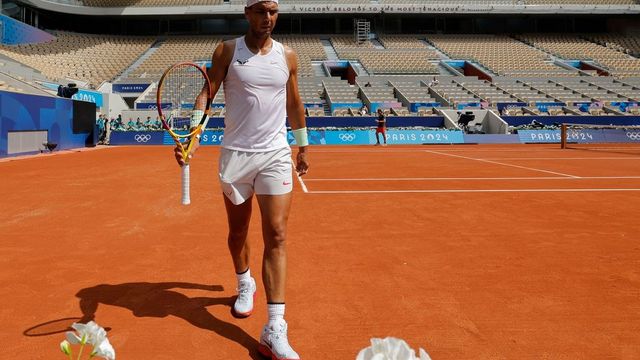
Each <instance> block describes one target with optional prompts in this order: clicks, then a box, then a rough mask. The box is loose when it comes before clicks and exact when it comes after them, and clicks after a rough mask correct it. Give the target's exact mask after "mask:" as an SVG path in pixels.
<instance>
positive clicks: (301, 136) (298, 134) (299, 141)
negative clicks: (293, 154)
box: [293, 127, 309, 146]
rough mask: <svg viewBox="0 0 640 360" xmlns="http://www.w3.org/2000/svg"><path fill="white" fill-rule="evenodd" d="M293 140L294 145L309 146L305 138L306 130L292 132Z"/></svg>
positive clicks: (304, 128)
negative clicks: (294, 141) (294, 140)
mask: <svg viewBox="0 0 640 360" xmlns="http://www.w3.org/2000/svg"><path fill="white" fill-rule="evenodd" d="M293 138H294V139H296V145H298V146H307V145H309V139H308V138H307V128H306V127H303V128H300V129H295V130H293Z"/></svg>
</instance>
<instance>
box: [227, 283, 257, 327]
mask: <svg viewBox="0 0 640 360" xmlns="http://www.w3.org/2000/svg"><path fill="white" fill-rule="evenodd" d="M237 290H238V297H237V298H236V302H235V303H233V316H235V317H239V318H245V317H247V316H249V315H251V312H252V311H253V301H254V300H255V299H256V281H255V280H254V279H253V278H252V277H250V278H248V279H246V280H240V283H239V284H238V289H237Z"/></svg>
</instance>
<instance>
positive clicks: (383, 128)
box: [376, 108, 387, 146]
mask: <svg viewBox="0 0 640 360" xmlns="http://www.w3.org/2000/svg"><path fill="white" fill-rule="evenodd" d="M376 123H377V125H378V126H377V127H376V145H380V138H379V137H378V134H382V140H384V143H383V145H382V146H387V117H386V116H385V115H384V111H382V109H380V108H378V119H376Z"/></svg>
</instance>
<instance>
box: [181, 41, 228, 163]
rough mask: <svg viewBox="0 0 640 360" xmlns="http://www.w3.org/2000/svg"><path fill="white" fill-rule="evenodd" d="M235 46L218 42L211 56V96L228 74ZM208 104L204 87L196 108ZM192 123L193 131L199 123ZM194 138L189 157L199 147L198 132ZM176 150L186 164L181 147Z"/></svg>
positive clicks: (200, 108)
mask: <svg viewBox="0 0 640 360" xmlns="http://www.w3.org/2000/svg"><path fill="white" fill-rule="evenodd" d="M234 48H235V43H234V42H233V41H225V42H222V43H220V44H218V46H217V47H216V49H215V50H214V51H213V55H212V56H211V67H210V68H209V70H208V71H207V75H208V76H209V81H210V82H211V91H212V92H213V94H212V95H211V97H215V96H216V94H217V93H218V90H219V89H220V86H221V85H222V83H223V82H224V78H225V77H226V76H227V70H228V69H229V64H230V63H231V58H232V57H233V51H234ZM206 104H207V90H206V88H205V87H203V88H202V90H201V91H200V94H198V96H197V97H196V101H195V103H194V109H195V110H201V111H204V108H205V107H206ZM196 118H198V115H196ZM200 118H202V116H201V115H200V116H199V118H198V121H200ZM191 125H192V126H191V131H193V128H194V127H195V126H197V124H196V125H194V124H191ZM194 138H195V139H191V140H192V141H194V140H195V141H196V143H195V144H193V147H192V148H191V154H189V157H191V156H192V155H193V153H194V152H195V150H196V149H197V148H198V145H199V144H200V135H199V134H198V135H196V136H195V137H194ZM174 152H175V156H176V160H177V161H178V163H179V164H180V166H182V165H184V159H183V158H182V153H181V150H180V148H179V147H177V146H176V148H175V149H174Z"/></svg>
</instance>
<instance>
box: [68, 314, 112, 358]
mask: <svg viewBox="0 0 640 360" xmlns="http://www.w3.org/2000/svg"><path fill="white" fill-rule="evenodd" d="M71 327H72V328H73V329H74V330H75V331H76V332H73V331H67V333H66V337H67V340H65V341H63V343H64V342H66V343H67V344H69V343H71V344H82V345H84V344H89V345H92V346H93V351H92V352H91V357H94V356H100V357H103V358H105V359H107V360H115V358H116V352H115V351H114V350H113V346H111V343H109V339H107V332H106V331H105V330H104V329H103V328H102V327H100V326H98V324H96V323H95V322H93V321H89V322H88V323H86V324H80V323H73V325H71ZM60 347H61V348H62V343H60ZM63 351H64V350H63Z"/></svg>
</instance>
